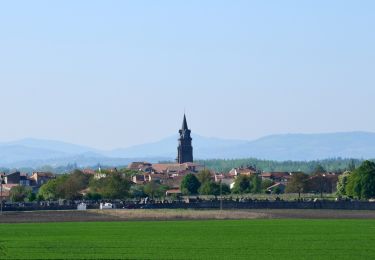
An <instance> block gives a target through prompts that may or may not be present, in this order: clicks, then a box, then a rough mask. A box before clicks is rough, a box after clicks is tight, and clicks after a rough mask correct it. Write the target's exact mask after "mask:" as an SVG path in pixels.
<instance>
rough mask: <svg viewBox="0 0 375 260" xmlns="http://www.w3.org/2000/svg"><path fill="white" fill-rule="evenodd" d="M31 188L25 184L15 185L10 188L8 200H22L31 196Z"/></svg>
mask: <svg viewBox="0 0 375 260" xmlns="http://www.w3.org/2000/svg"><path fill="white" fill-rule="evenodd" d="M31 194H32V189H31V188H30V187H25V186H15V187H12V188H11V189H10V194H9V195H10V200H11V201H13V202H24V201H25V200H26V198H29V197H31Z"/></svg>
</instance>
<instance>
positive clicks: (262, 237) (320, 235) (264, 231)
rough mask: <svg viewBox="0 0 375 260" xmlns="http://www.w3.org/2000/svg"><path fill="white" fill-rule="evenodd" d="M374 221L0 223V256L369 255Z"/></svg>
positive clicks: (374, 254) (374, 247)
mask: <svg viewBox="0 0 375 260" xmlns="http://www.w3.org/2000/svg"><path fill="white" fill-rule="evenodd" d="M374 258H375V220H286V219H284V220H225V221H224V220H216V221H163V222H161V221H159V222H152V221H145V222H140V221H135V222H90V223H78V222H73V223H32V224H0V259H374Z"/></svg>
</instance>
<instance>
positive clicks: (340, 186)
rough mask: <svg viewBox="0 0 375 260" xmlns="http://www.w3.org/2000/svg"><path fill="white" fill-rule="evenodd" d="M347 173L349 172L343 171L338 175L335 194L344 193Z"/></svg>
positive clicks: (340, 194)
mask: <svg viewBox="0 0 375 260" xmlns="http://www.w3.org/2000/svg"><path fill="white" fill-rule="evenodd" d="M349 175H350V172H344V173H343V174H341V175H340V176H339V178H338V182H337V186H336V189H337V192H336V193H337V195H339V196H344V195H346V186H347V185H348V180H349Z"/></svg>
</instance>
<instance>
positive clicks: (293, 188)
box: [285, 172, 309, 198]
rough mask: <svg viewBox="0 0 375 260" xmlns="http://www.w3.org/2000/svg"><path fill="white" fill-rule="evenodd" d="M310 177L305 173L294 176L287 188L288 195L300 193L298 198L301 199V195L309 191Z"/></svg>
mask: <svg viewBox="0 0 375 260" xmlns="http://www.w3.org/2000/svg"><path fill="white" fill-rule="evenodd" d="M308 179H309V176H308V175H307V174H305V173H302V172H298V173H294V174H293V175H292V178H291V179H290V181H289V182H288V185H287V186H286V190H285V191H286V192H287V193H298V197H299V198H300V197H301V193H303V192H306V191H307V189H308V183H307V182H308Z"/></svg>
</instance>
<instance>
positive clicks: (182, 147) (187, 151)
mask: <svg viewBox="0 0 375 260" xmlns="http://www.w3.org/2000/svg"><path fill="white" fill-rule="evenodd" d="M179 133H180V138H179V139H178V148H177V151H178V155H177V159H176V160H177V162H178V163H180V164H181V163H186V162H193V146H192V145H191V141H192V140H193V139H192V138H191V136H190V134H191V131H190V129H189V128H188V124H187V120H186V115H185V114H184V119H183V121H182V127H181V129H180V131H179Z"/></svg>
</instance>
